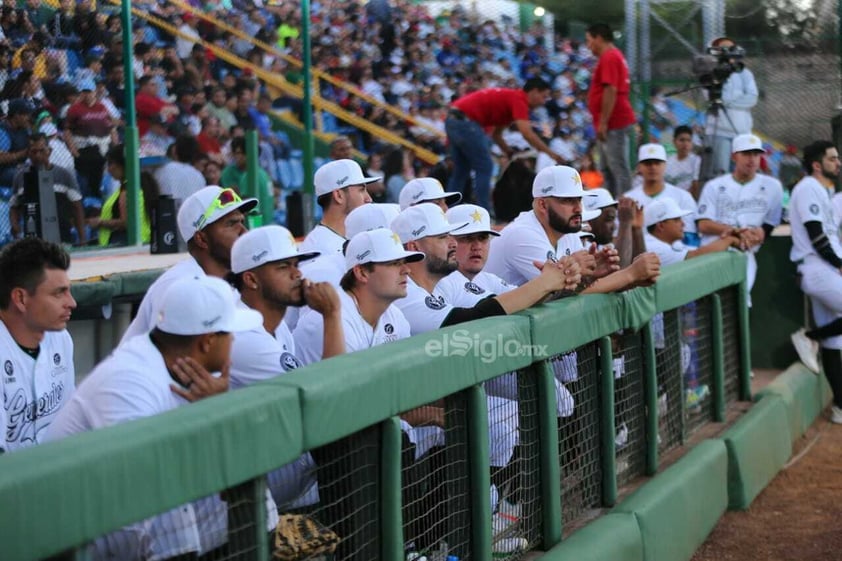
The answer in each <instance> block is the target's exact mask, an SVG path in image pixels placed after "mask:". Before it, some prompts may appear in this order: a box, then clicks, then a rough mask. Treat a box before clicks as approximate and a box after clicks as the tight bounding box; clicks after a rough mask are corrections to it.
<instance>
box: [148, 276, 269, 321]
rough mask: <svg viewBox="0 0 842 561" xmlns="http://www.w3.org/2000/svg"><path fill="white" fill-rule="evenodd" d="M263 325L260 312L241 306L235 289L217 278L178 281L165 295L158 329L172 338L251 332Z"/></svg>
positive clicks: (160, 309) (205, 277)
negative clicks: (222, 332)
mask: <svg viewBox="0 0 842 561" xmlns="http://www.w3.org/2000/svg"><path fill="white" fill-rule="evenodd" d="M262 324H263V316H262V315H261V314H260V312H257V311H255V310H251V309H248V308H245V307H241V306H237V305H236V303H235V298H234V292H233V290H232V288H231V286H230V285H229V284H228V283H227V282H225V281H223V280H222V279H218V278H216V277H207V276H202V277H187V278H182V279H178V280H177V281H175V282H174V283H172V284H171V285H170V287H169V288H167V290H166V291H165V292H164V296H163V298H162V299H161V305H160V307H159V308H158V318H157V320H156V321H155V327H157V328H158V329H160V330H161V331H163V332H165V333H170V334H172V335H202V334H205V333H216V332H218V331H224V332H226V333H235V332H238V331H248V330H250V329H254V328H256V327H258V326H259V325H262Z"/></svg>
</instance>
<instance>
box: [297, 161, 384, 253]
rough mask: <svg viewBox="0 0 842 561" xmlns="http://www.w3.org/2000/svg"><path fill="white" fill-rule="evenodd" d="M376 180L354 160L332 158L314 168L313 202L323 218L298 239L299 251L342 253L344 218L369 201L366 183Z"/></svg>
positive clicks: (378, 179) (344, 240)
mask: <svg viewBox="0 0 842 561" xmlns="http://www.w3.org/2000/svg"><path fill="white" fill-rule="evenodd" d="M375 181H380V178H379V177H366V176H365V175H363V170H362V168H361V167H360V165H359V164H358V163H357V162H355V161H354V160H334V161H332V162H328V163H326V164H325V165H323V166H322V167H320V168H319V169H317V170H316V174H315V175H314V176H313V184H314V187H315V189H316V202H317V203H319V206H320V207H322V210H323V215H322V221H321V222H320V223H319V224H317V225H316V227H315V228H313V230H311V231H310V233H309V234H307V237H306V238H304V241H302V242H301V245H300V248H301V251H319V252H321V253H324V254H328V253H339V254H341V253H342V247H343V246H344V244H345V242H346V241H347V239H346V237H345V217H346V216H348V213H350V212H351V211H352V210H354V209H355V208H357V207H358V206H360V205H364V204H368V203H370V202H371V196H370V195H369V194H368V190H367V189H366V185H368V184H369V183H374V182H375Z"/></svg>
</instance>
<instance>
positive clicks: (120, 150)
mask: <svg viewBox="0 0 842 561" xmlns="http://www.w3.org/2000/svg"><path fill="white" fill-rule="evenodd" d="M105 161H106V162H111V163H112V164H117V165H118V166H120V167H122V168H123V169H124V170H125V169H126V148H125V146H123V145H122V144H114V145H112V146H111V148H109V149H108V152H106V154H105Z"/></svg>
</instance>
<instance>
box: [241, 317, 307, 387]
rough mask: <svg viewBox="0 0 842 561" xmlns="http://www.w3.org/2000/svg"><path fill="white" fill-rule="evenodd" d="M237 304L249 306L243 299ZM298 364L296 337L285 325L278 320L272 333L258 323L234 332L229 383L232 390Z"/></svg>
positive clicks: (294, 367) (299, 362) (272, 375)
mask: <svg viewBox="0 0 842 561" xmlns="http://www.w3.org/2000/svg"><path fill="white" fill-rule="evenodd" d="M238 305H239V306H240V307H242V308H245V309H248V306H247V305H246V304H244V303H243V302H242V301H240V302H239V303H238ZM301 366H302V363H301V361H300V360H298V358H297V357H296V356H295V341H294V340H293V338H292V333H290V331H289V328H288V327H287V325H286V324H285V323H284V322H283V321H282V322H280V323H279V324H278V327H277V328H276V329H275V333H274V334H271V333H269V332H267V331H266V330H265V329H264V328H263V326H262V325H260V326H258V327H256V328H255V329H252V330H250V331H240V332H237V333H236V334H235V335H234V343H233V344H232V345H231V382H230V387H231V389H232V390H233V389H237V388H242V387H245V386H248V385H250V384H254V383H255V382H260V381H261V380H269V379H271V378H274V377H276V376H279V375H281V374H283V373H284V372H289V371H290V370H295V369H296V368H299V367H301Z"/></svg>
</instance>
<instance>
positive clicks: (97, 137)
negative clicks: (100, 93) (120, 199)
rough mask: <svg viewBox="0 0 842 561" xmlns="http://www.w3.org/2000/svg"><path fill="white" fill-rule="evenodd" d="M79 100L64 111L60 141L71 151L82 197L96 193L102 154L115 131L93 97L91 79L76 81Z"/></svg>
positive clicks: (108, 116) (114, 135) (101, 170)
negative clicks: (62, 138) (65, 113)
mask: <svg viewBox="0 0 842 561" xmlns="http://www.w3.org/2000/svg"><path fill="white" fill-rule="evenodd" d="M78 86H79V99H78V101H76V103H74V104H73V105H71V106H70V108H68V110H67V117H66V118H65V120H64V142H65V143H66V144H67V149H68V150H70V153H71V154H73V158H74V164H75V166H76V173H77V174H78V175H79V180H80V181H79V187H80V188H81V191H82V194H83V195H84V196H91V195H93V196H97V195H99V189H100V186H101V184H102V175H103V171H104V170H105V153H106V152H108V147H109V146H110V145H111V141H112V140H114V141H116V139H117V131H116V126H115V124H114V121H113V120H112V119H111V114H110V113H108V109H107V108H106V107H105V105H103V104H102V103H101V102H100V101H98V100H97V98H96V93H95V92H96V83H95V82H94V80H93V79H91V78H84V79H82V80H80V81H79V83H78Z"/></svg>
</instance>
